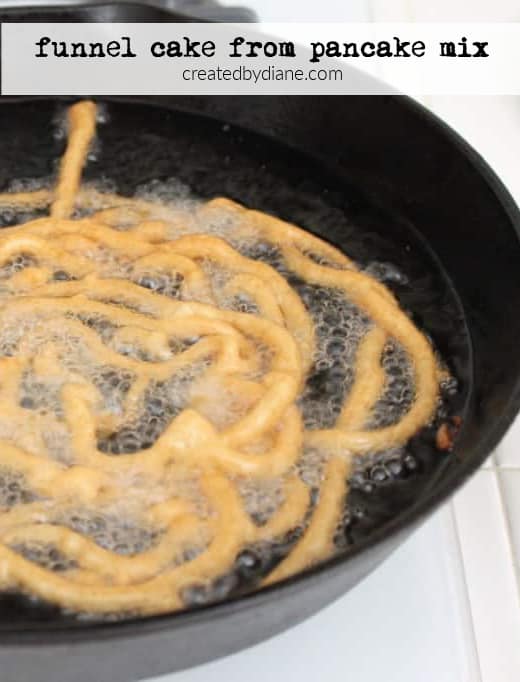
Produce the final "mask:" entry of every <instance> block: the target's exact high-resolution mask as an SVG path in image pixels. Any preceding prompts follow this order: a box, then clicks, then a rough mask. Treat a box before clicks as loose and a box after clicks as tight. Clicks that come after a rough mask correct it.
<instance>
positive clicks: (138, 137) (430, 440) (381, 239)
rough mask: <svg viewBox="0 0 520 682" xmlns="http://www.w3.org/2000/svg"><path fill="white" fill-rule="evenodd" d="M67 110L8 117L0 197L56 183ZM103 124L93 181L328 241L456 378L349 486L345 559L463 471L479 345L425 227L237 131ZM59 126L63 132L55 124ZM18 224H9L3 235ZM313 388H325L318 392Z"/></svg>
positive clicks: (20, 604)
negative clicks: (17, 188)
mask: <svg viewBox="0 0 520 682" xmlns="http://www.w3.org/2000/svg"><path fill="white" fill-rule="evenodd" d="M63 106H64V105H62V104H60V103H56V102H48V101H32V102H22V103H10V104H6V105H3V106H2V107H0V150H1V151H2V163H1V166H0V190H5V189H7V188H8V187H9V186H10V184H11V183H12V181H13V179H16V180H18V181H20V182H22V184H23V183H24V182H26V181H27V182H28V181H38V180H42V179H45V178H49V177H51V176H53V174H54V173H55V171H56V168H55V163H56V161H55V160H56V159H57V158H59V156H60V154H61V153H62V150H63V144H64V141H63V136H62V135H60V134H59V131H60V128H59V125H57V123H56V121H58V120H59V118H60V116H61V114H62V112H63ZM102 106H103V117H104V119H105V124H104V125H101V126H100V127H99V132H98V140H97V142H96V145H95V148H94V149H93V151H92V154H91V158H90V160H89V163H88V165H87V167H86V169H85V173H84V177H85V180H86V181H87V182H89V181H91V182H95V183H98V184H100V186H101V187H105V188H110V189H111V190H116V191H117V192H118V193H119V194H122V195H128V196H131V195H133V194H134V193H135V192H136V190H141V191H142V190H143V188H145V189H147V190H150V191H159V192H160V191H161V188H162V187H166V188H168V187H169V188H170V190H172V188H173V191H175V192H181V193H182V192H185V191H186V192H190V193H194V194H195V195H196V196H198V197H201V198H203V199H206V198H207V199H210V198H212V197H215V196H227V197H229V198H231V199H233V200H235V201H238V202H240V203H242V204H244V205H245V206H247V207H251V208H255V209H259V210H262V211H265V212H268V213H271V214H273V215H276V216H278V217H280V218H282V219H284V220H288V221H290V222H293V223H295V224H297V225H299V226H301V227H303V228H305V229H307V230H309V231H311V232H313V233H314V234H317V235H318V236H320V237H322V238H324V239H326V240H327V241H329V242H331V243H332V244H334V245H335V246H337V247H338V248H339V249H341V250H342V251H343V252H345V253H346V254H348V255H349V256H350V257H351V258H353V259H354V260H355V261H356V262H357V263H358V264H359V265H360V267H362V268H363V269H365V270H366V271H367V272H369V273H371V274H374V276H376V277H378V278H379V279H380V280H381V281H383V282H384V283H385V284H386V285H387V286H388V287H389V288H390V289H391V290H392V291H393V292H394V293H395V295H396V296H397V297H398V299H399V301H400V303H401V306H402V308H404V309H405V310H406V311H407V312H408V313H409V314H410V316H411V317H412V319H413V321H414V322H415V324H416V325H417V326H418V327H419V328H420V329H421V330H423V331H424V332H426V333H427V334H428V335H429V336H430V337H431V339H432V342H433V344H434V347H435V349H436V350H437V351H438V352H439V355H440V356H441V357H442V358H443V359H444V360H445V361H446V363H447V365H448V369H449V371H450V373H451V375H452V377H453V378H454V381H453V382H451V383H450V386H449V388H448V389H447V390H446V392H445V393H444V394H443V405H442V408H441V410H440V411H439V414H438V415H437V418H436V421H435V422H434V423H433V424H432V425H431V427H428V428H426V429H423V430H422V431H421V432H420V433H419V434H418V435H417V436H416V437H414V438H413V439H412V440H411V441H410V443H409V444H408V446H407V448H406V453H405V454H404V455H403V456H401V457H400V458H398V459H396V460H395V461H393V462H392V463H390V464H389V463H382V462H379V461H377V460H368V461H367V463H366V464H365V465H363V466H360V467H358V469H357V470H356V473H355V475H354V476H353V477H352V480H351V484H350V492H349V496H348V500H347V510H346V511H347V513H348V516H349V522H348V524H347V525H346V533H345V537H344V538H343V539H342V547H343V549H342V552H344V553H345V554H348V553H349V552H350V551H352V549H353V548H354V549H355V548H356V547H357V546H359V544H362V543H364V542H367V541H369V540H370V537H371V536H372V535H373V534H374V533H376V532H377V533H380V532H381V531H382V530H384V528H385V526H386V525H387V524H389V523H390V522H391V521H394V520H395V519H396V518H398V517H399V516H400V515H402V514H403V513H404V512H405V511H406V510H407V509H409V508H410V507H412V506H413V505H415V504H416V503H417V502H418V501H419V500H420V499H421V497H423V496H425V495H427V494H429V493H430V492H431V490H432V488H434V487H435V486H437V485H439V484H440V482H442V481H443V480H445V479H447V478H448V477H449V476H450V475H451V473H452V470H453V468H454V467H457V466H458V457H457V450H456V448H455V451H453V452H447V453H442V452H439V451H438V450H437V449H436V447H435V435H436V431H437V429H438V427H439V424H440V422H441V421H442V420H443V419H447V418H449V417H453V416H457V417H461V418H462V420H463V421H464V418H465V413H466V407H467V403H468V398H469V396H470V394H471V388H472V381H473V369H472V355H471V344H470V339H469V334H468V329H467V325H466V320H465V317H464V311H463V308H462V305H461V302H460V300H459V297H458V295H457V292H456V291H455V289H454V288H453V285H452V283H451V280H450V277H449V276H448V275H447V273H446V272H444V270H443V268H442V266H441V265H440V262H439V261H438V259H437V258H436V256H435V254H434V253H433V251H432V250H431V249H430V248H429V246H428V244H427V243H426V241H425V240H424V239H423V238H422V236H421V234H420V232H419V229H420V225H413V224H412V223H410V222H409V221H407V220H405V219H404V218H403V217H402V216H400V215H399V213H396V212H395V211H394V210H391V209H389V208H388V207H385V205H384V204H381V205H380V204H379V203H378V201H377V197H376V199H374V198H373V197H370V198H369V196H368V195H367V193H366V192H365V189H364V187H363V186H362V184H356V182H355V179H354V181H352V182H347V181H345V180H344V179H342V178H340V177H338V176H337V175H335V174H334V173H332V172H330V171H328V170H327V169H326V168H325V166H324V165H323V164H321V163H320V162H319V161H317V160H314V159H313V158H311V157H309V156H307V155H304V154H301V153H299V152H298V151H296V150H295V149H291V148H290V147H289V146H285V145H283V144H281V143H279V142H276V141H274V140H271V139H268V138H266V137H264V136H260V135H258V134H255V133H252V132H248V131H246V130H244V129H242V128H240V127H235V126H234V125H230V124H229V123H224V122H222V121H219V120H214V119H211V118H206V117H202V116H198V115H193V114H187V113H181V112H177V111H169V110H166V109H164V108H161V107H154V106H146V105H143V104H130V103H115V102H109V103H105V104H103V105H102ZM53 121H54V123H53ZM19 217H20V216H13V215H11V214H9V213H8V212H6V213H5V214H3V215H0V221H1V225H2V226H8V225H10V224H12V223H13V222H16V221H17V220H18V219H19ZM316 390H317V391H318V392H319V391H320V390H323V388H322V387H321V386H320V385H319V383H317V386H316ZM91 625H92V622H89V621H82V620H80V619H78V618H76V617H74V616H68V615H65V614H63V613H62V612H60V611H59V610H58V609H56V608H54V607H51V606H45V605H42V604H38V603H35V602H34V601H31V600H29V599H27V598H25V597H21V596H19V595H17V594H7V595H3V596H2V597H1V598H0V629H1V630H4V631H13V630H18V631H23V630H31V631H35V630H38V629H45V630H48V629H52V628H62V627H63V626H67V627H74V628H82V627H87V626H91Z"/></svg>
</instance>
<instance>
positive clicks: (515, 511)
mask: <svg viewBox="0 0 520 682" xmlns="http://www.w3.org/2000/svg"><path fill="white" fill-rule="evenodd" d="M499 480H500V484H501V490H502V495H503V498H504V504H505V508H506V512H507V516H508V523H509V531H510V535H511V544H512V547H513V555H514V557H513V558H514V565H515V569H516V574H517V576H520V469H519V470H518V471H500V473H499Z"/></svg>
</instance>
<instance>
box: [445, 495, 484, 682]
mask: <svg viewBox="0 0 520 682" xmlns="http://www.w3.org/2000/svg"><path fill="white" fill-rule="evenodd" d="M449 506H450V518H451V522H452V525H453V530H454V532H455V542H456V545H457V546H456V549H457V553H458V556H459V561H460V565H461V568H462V580H463V583H464V602H465V605H466V608H467V611H468V613H469V616H470V618H469V620H470V630H471V631H470V636H471V642H472V645H473V646H472V648H473V657H474V660H475V662H476V667H477V671H478V677H479V679H478V681H477V680H475V682H483V678H482V666H481V664H480V655H479V650H478V646H477V633H476V632H475V618H474V615H473V609H472V607H471V598H470V595H469V587H468V577H467V575H466V566H465V563H464V553H463V552H462V543H461V540H460V534H459V526H458V523H457V514H456V512H455V506H454V504H453V501H450V505H449ZM468 682H473V680H468Z"/></svg>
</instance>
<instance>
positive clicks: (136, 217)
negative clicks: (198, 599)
mask: <svg viewBox="0 0 520 682" xmlns="http://www.w3.org/2000/svg"><path fill="white" fill-rule="evenodd" d="M68 121H69V128H68V143H67V148H66V151H65V153H64V156H63V158H62V161H61V164H60V170H59V176H58V179H57V182H56V184H55V187H54V189H50V190H41V189H40V190H37V191H34V192H27V193H7V194H3V195H0V205H1V206H9V207H11V208H15V209H19V210H27V209H31V208H42V207H48V208H49V217H45V218H40V219H36V220H32V221H30V222H27V223H24V224H23V225H19V226H15V227H11V228H5V229H3V230H2V231H1V232H0V273H1V278H0V365H1V375H0V415H1V416H0V439H1V450H0V476H4V478H5V477H7V478H9V477H10V478H9V480H11V479H12V480H13V481H17V483H16V485H17V486H18V488H20V486H21V487H22V488H23V489H24V490H25V491H26V492H25V493H24V495H18V497H16V499H14V498H13V499H8V497H9V496H7V498H6V499H5V500H3V498H2V500H1V503H2V505H3V507H2V508H1V509H0V585H1V587H2V588H3V589H16V590H19V591H22V592H25V593H28V594H30V595H33V596H36V597H39V598H41V599H43V600H46V601H49V602H51V603H54V604H57V605H59V606H61V607H63V608H66V609H70V610H72V611H74V612H87V613H97V614H113V613H123V614H124V613H133V614H135V613H139V614H150V613H160V612H167V611H172V610H175V609H179V608H182V607H184V606H186V604H187V599H186V596H185V595H186V593H187V591H188V590H189V589H190V588H192V587H193V586H195V585H210V584H211V583H212V582H214V581H215V580H216V579H217V578H219V577H221V576H224V575H226V574H229V573H230V572H231V571H232V570H233V566H234V564H235V561H236V559H237V556H238V555H239V554H240V552H241V551H243V550H244V549H245V548H247V547H249V546H251V545H254V544H255V543H260V542H272V541H275V540H277V539H279V538H282V537H284V536H285V535H287V534H288V533H289V532H290V531H293V530H294V529H300V531H301V535H300V538H299V539H298V540H297V541H296V543H295V544H294V546H293V547H292V549H291V550H290V551H289V553H288V555H287V556H286V557H285V558H284V559H283V560H282V561H281V562H280V563H279V564H278V565H277V566H275V568H274V569H273V570H272V571H271V572H270V573H268V574H267V575H265V576H264V578H263V582H264V584H270V583H273V582H276V581H278V580H282V579H284V578H287V577H288V576H290V575H293V574H295V573H297V572H299V571H302V570H304V569H305V568H308V567H309V566H311V565H313V564H315V563H316V562H319V561H322V560H324V559H326V558H328V557H329V556H331V554H332V553H333V552H334V551H335V548H334V535H335V533H336V531H337V528H338V526H339V525H340V523H341V517H342V514H343V510H344V502H345V496H346V494H347V480H348V477H349V472H350V468H351V461H352V457H353V456H354V455H356V456H357V455H359V456H362V455H364V454H366V453H370V452H381V451H384V450H386V449H389V448H395V447H398V446H402V445H404V444H405V443H406V442H407V441H408V440H409V438H410V437H411V436H413V435H414V434H415V433H416V432H417V431H418V430H419V429H421V427H423V426H424V425H425V424H427V423H428V422H429V420H430V419H431V418H432V416H433V414H434V412H435V409H436V404H437V398H438V388H439V373H438V369H437V366H436V360H435V357H434V353H433V351H432V348H431V346H430V344H429V342H428V341H427V340H426V338H425V337H424V336H423V334H422V333H421V332H420V331H418V330H417V328H416V327H415V326H414V325H413V323H412V322H411V321H410V319H409V318H408V317H407V316H406V315H405V313H404V312H403V311H401V309H400V308H399V305H398V303H397V301H396V300H395V298H394V297H393V295H392V294H391V293H390V291H389V290H388V289H386V288H385V287H384V286H383V285H382V284H380V283H379V282H377V281H376V280H375V279H373V278H372V277H370V276H368V275H366V274H364V273H362V272H360V271H359V270H358V268H357V267H356V265H355V263H353V262H352V261H351V260H350V259H349V258H347V257H346V256H345V255H343V254H342V253H340V252H339V251H338V250H336V249H335V248H334V247H332V246H330V245H329V244H327V243H325V242H323V241H321V240H320V239H318V238H316V237H314V236H312V235H311V234H309V233H307V232H305V231H303V230H301V229H299V228H298V227H296V226H294V225H290V224H288V223H286V222H283V221H281V220H278V219H276V218H274V217H272V216H269V215H267V214H264V213H261V212H258V211H254V210H248V209H246V208H244V207H243V206H240V205H239V204H236V203H234V202H232V201H230V200H228V199H223V198H217V199H213V200H211V201H207V202H205V203H198V204H196V205H193V206H190V207H189V208H186V207H180V208H175V207H172V206H170V205H167V204H161V203H160V202H156V201H153V200H149V199H144V198H135V197H134V198H126V197H122V196H119V195H116V194H111V193H103V192H100V191H97V190H95V189H92V188H89V187H81V172H82V169H83V166H84V165H85V162H86V156H87V153H88V150H89V145H90V144H91V142H92V139H93V137H94V135H95V128H96V106H95V105H94V104H93V103H92V102H80V103H78V104H75V105H74V106H72V107H70V109H69V111H68ZM77 211H80V215H82V216H83V217H76V215H77V213H76V212H77ZM85 214H87V215H85ZM216 226H218V229H217V227H216ZM255 252H257V253H256V254H255ZM258 254H259V256H258ZM266 254H267V255H266ZM269 254H271V255H270V256H269V257H268V255H269ZM273 254H274V255H273ZM269 258H271V261H273V263H274V261H276V267H275V266H274V264H273V263H271V264H270V262H269ZM288 280H290V281H291V282H292V281H298V282H300V283H301V284H302V286H303V285H305V286H309V287H321V288H322V289H323V290H324V291H330V292H332V293H333V294H334V296H336V297H339V299H341V300H342V301H346V302H347V303H348V304H349V305H353V306H355V308H356V310H357V311H358V314H359V315H361V316H364V317H363V319H364V322H363V325H364V326H363V327H362V330H363V334H362V338H361V340H360V341H359V343H358V345H357V348H356V349H355V353H354V355H353V357H354V361H353V367H352V369H353V380H352V382H351V385H350V386H349V387H348V390H345V392H344V395H343V396H342V398H341V405H340V406H339V409H338V410H337V414H336V415H335V418H334V423H333V424H332V425H330V424H329V425H327V426H326V428H325V427H323V428H315V426H313V427H309V426H308V425H307V426H306V424H305V423H304V419H303V418H302V407H301V405H302V400H304V396H305V395H306V393H305V391H306V390H307V389H306V385H307V381H308V378H309V376H310V375H311V373H312V371H313V367H314V364H315V361H316V357H317V348H318V346H319V343H320V342H319V338H318V333H317V329H316V325H315V321H314V319H313V315H312V314H311V313H310V311H309V307H308V306H307V305H306V304H305V302H304V300H303V298H302V296H301V295H300V293H299V291H300V290H299V289H298V287H297V286H296V285H294V286H293V285H292V284H290V283H289V281H288ZM360 328H361V327H360ZM389 342H392V343H397V344H399V347H400V348H401V349H402V350H403V352H404V353H405V354H406V357H407V360H408V363H409V366H410V377H411V379H410V381H411V384H412V386H413V398H412V400H411V402H410V404H409V405H408V406H407V409H406V410H405V412H404V414H402V415H401V416H399V417H398V418H397V419H396V421H395V422H394V423H392V424H390V425H386V426H383V427H381V428H376V427H374V428H373V427H371V426H370V420H371V417H372V416H373V414H374V410H375V408H376V405H377V402H378V400H379V399H380V398H381V395H382V394H383V392H384V390H385V387H386V385H387V376H386V374H385V371H384V368H383V365H382V357H383V353H384V351H385V347H387V344H388V343H389ZM302 396H303V397H302ZM309 452H310V453H311V454H312V453H317V454H316V457H315V461H316V462H317V463H318V464H316V466H317V468H318V469H319V471H318V474H319V475H318V479H319V486H318V488H319V489H317V490H314V491H311V487H313V486H311V485H310V484H309V483H306V482H304V478H305V477H302V476H301V475H300V473H301V472H300V471H299V466H300V464H301V460H302V457H304V456H305V453H307V456H308V454H309ZM271 484H272V485H274V487H275V488H276V490H277V497H276V496H274V497H276V500H277V502H276V504H274V505H273V499H274V497H273V496H271V497H270V498H269V504H267V503H266V504H264V506H263V507H262V505H260V510H258V509H257V510H256V512H255V513H253V512H252V511H251V509H250V508H249V505H248V500H247V499H246V497H247V495H246V496H244V490H245V488H247V486H250V487H251V486H253V487H255V486H257V488H258V489H261V488H262V486H264V487H265V486H268V485H271ZM20 489H21V488H20ZM311 492H314V495H311ZM273 506H274V509H273V508H271V507H273ZM268 507H269V508H268ZM255 514H256V515H255ZM260 517H262V518H260ZM117 518H119V519H120V518H124V523H121V521H114V519H117ZM118 524H119V525H118ZM114 528H115V529H116V530H117V533H116V531H115V530H114ZM114 534H115V535H117V534H119V535H118V537H119V540H117V538H116V539H115V540H114V537H115V535H114ZM108 536H110V537H108ZM42 555H43V559H42ZM49 556H52V557H54V558H53V559H52V561H51V560H50V559H48V557H49ZM46 557H47V558H46Z"/></svg>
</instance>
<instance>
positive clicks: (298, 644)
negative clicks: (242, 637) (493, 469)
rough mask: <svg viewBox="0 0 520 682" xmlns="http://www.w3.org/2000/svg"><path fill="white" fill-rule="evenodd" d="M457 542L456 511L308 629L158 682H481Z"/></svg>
mask: <svg viewBox="0 0 520 682" xmlns="http://www.w3.org/2000/svg"><path fill="white" fill-rule="evenodd" d="M453 537H454V528H453V521H452V517H451V511H450V509H449V507H448V508H446V509H443V510H441V512H439V513H438V514H436V515H435V516H434V517H433V519H431V520H430V521H429V522H428V523H427V524H426V525H425V526H423V528H421V529H420V530H419V531H418V532H417V533H416V534H415V535H414V536H413V537H412V538H411V539H409V540H408V541H407V542H406V543H405V544H404V545H403V546H402V547H401V548H400V549H399V550H397V551H396V552H395V554H393V555H392V556H391V557H390V558H389V559H388V560H387V562H386V563H385V564H384V565H383V566H382V567H380V569H378V570H377V571H376V572H375V573H373V574H372V575H371V576H369V577H368V578H367V579H366V580H365V581H364V582H363V583H362V584H361V585H359V586H358V587H357V588H356V589H354V590H353V591H352V592H350V593H349V594H347V595H346V596H345V597H343V598H342V599H340V600H338V601H337V602H336V603H335V604H333V605H331V606H329V607H328V608H326V609H324V610H323V611H322V612H321V613H319V614H317V615H316V616H314V617H313V618H310V619H309V620H307V621H306V622H305V623H302V624H301V625H299V626H298V627H295V628H293V629H292V630H290V631H288V632H286V633H284V634H283V635H280V636H278V637H275V638H274V639H272V640H270V641H268V642H264V643H263V644H260V645H258V646H255V647H253V648H251V649H248V650H247V651H243V652H241V653H239V654H236V655H234V656H230V657H228V658H225V659H222V660H220V661H216V662H214V663H210V664H207V665H204V666H200V667H199V668H195V669H192V670H188V671H184V672H182V673H177V674H173V675H166V676H162V677H160V678H156V679H155V681H154V682H222V681H223V680H229V681H232V682H234V681H235V680H237V681H238V680H247V682H265V680H266V679H272V680H274V681H275V682H279V681H281V680H300V682H315V681H316V680H326V681H327V682H347V681H348V682H378V681H379V680H384V681H385V682H481V680H480V677H479V670H478V663H477V660H476V656H475V648H474V640H473V639H472V629H471V620H470V615H469V610H468V606H467V596H466V593H465V587H464V577H463V574H462V572H461V563H460V558H459V554H458V548H457V544H456V542H455V541H454V540H453ZM440 547H441V548H445V547H449V549H448V551H444V549H443V551H439V548H440ZM493 682H501V681H499V680H498V679H495V680H493ZM504 682H505V681H504Z"/></svg>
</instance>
